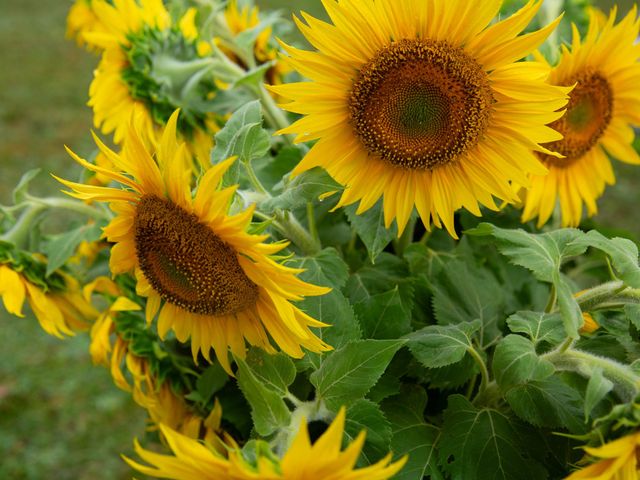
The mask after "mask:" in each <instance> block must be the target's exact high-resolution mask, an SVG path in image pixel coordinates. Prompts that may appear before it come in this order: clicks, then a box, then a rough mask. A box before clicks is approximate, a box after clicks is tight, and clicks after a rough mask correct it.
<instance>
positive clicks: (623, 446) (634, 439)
mask: <svg viewBox="0 0 640 480" xmlns="http://www.w3.org/2000/svg"><path fill="white" fill-rule="evenodd" d="M585 451H586V452H587V453H588V454H589V455H591V456H592V457H596V458H600V459H601V460H599V461H597V462H595V463H593V464H592V465H589V466H587V467H584V468H582V469H580V470H577V471H575V472H573V473H572V474H571V475H569V476H568V477H567V478H566V480H589V479H592V480H593V479H602V480H605V479H610V480H637V479H638V478H640V466H639V465H638V458H639V455H640V432H636V433H632V434H631V435H627V436H625V437H622V438H619V439H617V440H614V441H612V442H609V443H605V444H604V445H602V446H600V447H596V448H589V447H585Z"/></svg>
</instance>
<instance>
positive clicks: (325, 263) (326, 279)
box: [292, 248, 361, 370]
mask: <svg viewBox="0 0 640 480" xmlns="http://www.w3.org/2000/svg"><path fill="white" fill-rule="evenodd" d="M292 264H293V265H295V266H297V267H299V268H303V269H305V271H304V272H303V273H301V274H300V278H301V279H302V280H305V281H307V282H309V283H312V284H314V285H321V286H325V287H331V288H332V290H331V291H330V292H329V293H327V294H325V295H320V296H316V297H306V298H305V299H304V300H303V301H302V302H298V304H297V305H298V306H299V307H301V308H302V309H303V310H304V311H305V312H306V313H308V314H309V315H311V316H312V317H313V318H315V319H316V320H320V321H321V322H324V323H327V324H329V325H331V326H330V327H326V328H318V329H314V332H315V334H316V335H317V336H318V337H319V338H321V339H323V340H324V341H325V342H327V343H328V344H329V345H331V346H332V347H333V348H336V349H337V348H340V347H341V346H343V345H345V344H347V343H348V342H350V341H352V340H357V339H359V338H360V337H361V333H360V327H359V325H358V321H357V319H356V316H355V314H354V312H353V308H352V307H351V304H350V303H349V301H348V300H347V299H346V298H345V296H344V295H343V294H342V292H341V291H340V288H341V287H342V286H343V285H344V284H345V282H346V281H347V277H348V267H347V264H346V263H344V261H343V260H342V259H341V258H340V256H339V255H338V252H337V251H336V250H335V249H333V248H326V249H324V250H323V251H321V252H320V253H319V254H318V255H316V256H314V257H304V258H301V259H297V260H296V261H295V263H294V262H292ZM324 357H326V354H325V355H324ZM324 357H323V356H322V355H318V354H314V353H307V354H306V355H305V359H304V361H303V363H304V364H306V365H307V366H311V367H312V368H313V369H314V370H317V369H318V368H320V365H321V363H322V359H323V358H324Z"/></svg>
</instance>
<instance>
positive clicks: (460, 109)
mask: <svg viewBox="0 0 640 480" xmlns="http://www.w3.org/2000/svg"><path fill="white" fill-rule="evenodd" d="M493 101H494V100H493V95H492V91H491V87H490V85H489V80H488V78H487V75H486V73H485V72H484V71H483V70H482V67H481V66H480V65H479V64H478V63H477V62H476V61H475V60H474V59H473V58H471V57H470V56H468V55H467V54H466V53H465V52H464V50H463V49H461V48H458V47H454V46H451V45H449V44H448V43H446V42H438V41H431V40H400V41H398V42H395V43H392V44H391V45H389V46H388V47H386V48H384V49H382V50H380V51H379V52H378V53H377V54H376V56H375V57H374V58H372V59H371V60H370V61H369V62H368V63H367V64H365V65H364V67H363V68H362V69H361V70H360V74H359V76H358V78H357V79H356V81H355V82H354V84H353V89H352V90H351V97H350V99H349V109H350V114H351V121H352V124H353V127H354V129H355V132H356V134H357V136H358V137H359V138H360V141H361V142H362V143H363V144H364V146H365V147H366V149H367V150H368V152H369V153H370V154H372V155H377V156H379V157H380V158H382V159H383V160H385V161H387V162H389V163H390V164H392V165H394V166H397V167H402V168H407V169H412V170H430V169H433V168H435V167H438V166H440V165H444V164H447V163H449V162H452V161H455V160H456V159H457V158H458V157H459V156H460V155H462V154H464V153H465V152H466V151H467V150H468V149H470V148H471V147H473V146H474V145H475V144H476V143H477V142H478V140H480V138H481V137H482V134H483V133H484V130H485V128H486V126H487V124H488V121H489V117H490V114H491V108H490V107H491V104H492V103H493Z"/></svg>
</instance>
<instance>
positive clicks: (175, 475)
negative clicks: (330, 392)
mask: <svg viewBox="0 0 640 480" xmlns="http://www.w3.org/2000/svg"><path fill="white" fill-rule="evenodd" d="M344 424H345V409H344V408H342V409H341V410H340V412H339V413H338V415H337V416H336V418H335V419H334V420H333V422H332V423H331V425H330V426H329V428H328V429H327V430H326V431H325V432H324V433H323V434H322V436H320V438H318V440H316V442H315V443H313V444H312V443H311V441H310V439H309V431H308V428H307V423H306V421H304V419H303V422H302V424H301V426H300V429H299V431H298V433H297V435H296V436H295V438H294V439H293V442H292V443H291V446H290V447H289V449H288V450H287V452H286V453H285V454H284V457H283V458H282V459H281V460H280V461H278V459H277V458H275V457H273V456H269V457H267V456H259V457H258V459H257V461H256V464H255V465H251V464H249V463H248V462H247V460H246V459H244V458H243V456H242V454H241V453H240V452H239V451H238V447H237V445H235V444H234V442H233V441H232V439H228V440H229V444H230V448H229V453H228V456H227V457H224V456H222V455H220V453H219V452H215V451H212V450H211V449H209V448H207V445H206V444H205V445H203V444H202V443H199V442H197V441H195V440H192V439H190V438H188V437H185V436H183V435H180V434H179V433H177V432H174V431H171V430H170V429H168V428H166V427H164V426H161V427H160V428H161V430H162V432H163V433H164V435H165V437H166V438H167V440H168V443H169V446H170V447H171V449H172V450H173V453H174V455H175V456H170V455H159V454H157V453H153V452H151V451H148V450H145V449H143V448H142V447H141V446H140V444H138V442H135V450H136V453H137V454H138V455H139V456H140V458H141V459H142V460H143V461H145V462H147V463H149V464H150V465H152V466H146V465H142V464H140V463H138V462H135V461H133V460H130V459H128V458H125V460H126V462H127V463H128V464H129V465H131V466H132V467H133V468H135V469H136V470H138V471H139V472H141V473H144V474H145V475H149V476H151V477H156V478H169V479H176V480H186V479H195V478H198V479H202V480H220V479H223V478H224V479H233V480H243V479H258V478H259V479H262V480H310V479H322V480H356V479H358V480H359V479H367V480H386V479H388V478H390V477H392V476H393V475H395V474H396V473H398V472H399V471H400V469H402V467H403V466H404V464H405V462H406V460H407V458H406V457H403V458H402V459H400V460H397V461H395V462H391V454H388V455H387V456H386V457H384V458H383V459H381V460H380V461H378V462H377V463H375V464H373V465H369V466H368V467H364V468H355V464H356V461H357V460H358V456H359V455H360V451H361V450H362V446H363V444H364V440H365V436H366V432H365V431H362V432H361V433H360V435H358V437H357V438H356V439H355V440H354V441H353V442H352V443H351V444H350V445H349V446H348V447H347V448H346V450H344V451H343V450H342V436H343V431H344ZM227 438H228V437H227ZM234 447H235V448H234Z"/></svg>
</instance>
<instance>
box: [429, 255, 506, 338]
mask: <svg viewBox="0 0 640 480" xmlns="http://www.w3.org/2000/svg"><path fill="white" fill-rule="evenodd" d="M431 288H432V290H433V295H434V297H433V308H434V311H435V315H436V319H437V321H438V323H439V324H440V325H449V324H456V323H461V322H468V321H470V320H475V319H479V320H480V321H481V327H480V341H481V343H482V345H485V344H488V343H491V342H493V341H494V339H495V338H497V337H498V336H500V334H501V332H500V329H499V325H498V322H499V321H501V319H503V318H504V293H503V292H504V286H503V285H500V283H498V281H497V280H496V278H495V277H494V276H493V274H492V273H491V272H490V271H488V270H487V269H483V268H480V267H477V266H476V265H474V264H473V263H471V262H470V261H468V260H467V261H462V260H457V259H449V260H447V261H445V262H444V268H443V269H442V271H441V272H440V273H439V274H437V275H436V276H435V278H434V279H433V280H432V281H431Z"/></svg>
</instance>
